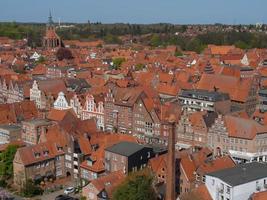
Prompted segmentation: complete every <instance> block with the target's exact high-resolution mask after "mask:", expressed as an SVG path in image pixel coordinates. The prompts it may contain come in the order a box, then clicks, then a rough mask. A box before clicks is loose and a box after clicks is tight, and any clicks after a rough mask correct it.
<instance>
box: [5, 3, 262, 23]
mask: <svg viewBox="0 0 267 200" xmlns="http://www.w3.org/2000/svg"><path fill="white" fill-rule="evenodd" d="M266 8H267V0H0V21H18V22H46V21H47V16H48V13H49V9H51V10H52V14H53V17H54V21H58V19H59V18H60V19H61V21H68V22H87V20H90V21H91V22H96V21H100V22H102V23H114V22H125V23H158V22H169V23H175V24H195V23H197V24H199V23H200V24H202V23H227V24H240V23H241V24H255V23H256V22H263V23H267V12H266Z"/></svg>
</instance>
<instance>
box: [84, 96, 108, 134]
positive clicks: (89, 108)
mask: <svg viewBox="0 0 267 200" xmlns="http://www.w3.org/2000/svg"><path fill="white" fill-rule="evenodd" d="M103 101H104V100H103V99H98V101H97V100H96V98H95V97H94V96H93V95H91V94H88V95H87V96H86V101H85V105H84V109H83V112H82V120H86V119H91V118H95V119H96V124H97V128H98V129H99V130H104V127H105V125H104V103H103Z"/></svg>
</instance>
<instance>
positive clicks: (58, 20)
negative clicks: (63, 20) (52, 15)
mask: <svg viewBox="0 0 267 200" xmlns="http://www.w3.org/2000/svg"><path fill="white" fill-rule="evenodd" d="M58 26H59V28H60V17H59V18H58Z"/></svg>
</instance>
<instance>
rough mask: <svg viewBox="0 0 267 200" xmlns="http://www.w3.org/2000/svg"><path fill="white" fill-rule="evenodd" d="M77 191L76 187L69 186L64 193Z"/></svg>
mask: <svg viewBox="0 0 267 200" xmlns="http://www.w3.org/2000/svg"><path fill="white" fill-rule="evenodd" d="M74 191H75V188H74V187H67V188H66V189H65V190H64V194H71V193H73V192H74Z"/></svg>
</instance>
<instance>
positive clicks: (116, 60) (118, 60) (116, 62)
mask: <svg viewBox="0 0 267 200" xmlns="http://www.w3.org/2000/svg"><path fill="white" fill-rule="evenodd" d="M112 62H113V67H112V68H113V69H115V70H118V69H120V68H121V65H122V63H123V62H125V58H114V59H113V60H112Z"/></svg>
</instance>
